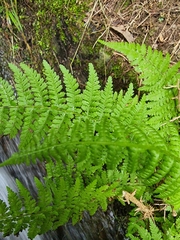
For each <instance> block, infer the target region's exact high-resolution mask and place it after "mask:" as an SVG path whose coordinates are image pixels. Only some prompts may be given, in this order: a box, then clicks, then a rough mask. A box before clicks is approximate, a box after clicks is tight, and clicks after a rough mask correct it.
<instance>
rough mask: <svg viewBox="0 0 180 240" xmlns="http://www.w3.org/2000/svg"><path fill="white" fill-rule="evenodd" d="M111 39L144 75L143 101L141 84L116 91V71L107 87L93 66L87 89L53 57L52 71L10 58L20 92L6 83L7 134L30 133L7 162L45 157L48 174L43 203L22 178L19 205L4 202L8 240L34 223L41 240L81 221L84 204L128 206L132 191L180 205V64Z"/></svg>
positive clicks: (2, 88)
mask: <svg viewBox="0 0 180 240" xmlns="http://www.w3.org/2000/svg"><path fill="white" fill-rule="evenodd" d="M101 43H103V44H105V45H107V46H109V47H111V48H113V49H115V50H117V51H120V52H122V53H123V54H125V55H126V56H127V58H128V59H129V61H130V63H131V64H132V66H134V67H135V70H136V71H137V72H138V73H140V78H142V79H143V80H144V81H143V87H141V90H142V92H143V93H142V97H141V99H140V100H139V99H138V96H136V95H135V94H134V91H133V85H132V84H130V85H129V89H128V91H127V92H126V93H123V91H121V92H119V93H117V92H113V86H112V79H111V78H110V77H109V78H108V81H107V83H106V86H105V88H104V89H103V90H102V89H101V86H100V84H99V81H98V77H97V73H96V71H95V70H94V68H93V65H92V64H89V77H88V81H87V84H86V88H85V90H83V91H81V90H80V89H79V86H78V83H77V81H76V79H74V77H73V76H72V75H71V74H70V73H69V71H68V70H67V69H66V68H65V67H64V66H62V65H61V66H60V69H61V71H62V73H63V85H62V81H60V79H59V77H58V76H57V75H56V73H55V72H54V70H53V69H51V67H50V66H49V64H48V63H47V62H46V61H44V62H43V65H44V72H43V74H42V75H40V74H39V73H37V72H36V71H35V70H33V69H32V68H30V67H28V66H27V65H25V64H23V63H21V64H20V67H17V66H15V65H13V64H10V68H11V69H12V71H13V72H14V82H15V91H14V89H13V88H12V87H11V86H10V85H9V84H8V83H7V82H6V81H5V80H3V79H0V100H1V101H0V111H1V114H0V116H1V126H0V134H1V136H3V135H9V136H10V137H11V138H14V137H16V135H17V134H20V144H19V147H18V152H16V153H15V154H13V155H12V156H11V157H10V158H9V159H8V160H7V161H5V162H3V163H1V164H0V166H1V167H3V166H6V165H9V164H11V165H13V164H21V163H26V164H30V163H36V161H37V159H38V160H39V161H42V162H43V164H44V166H45V168H46V173H47V174H46V176H45V177H44V179H43V180H39V179H37V178H35V183H36V187H37V192H38V197H37V199H34V198H33V197H32V196H31V193H30V192H29V191H28V190H27V189H26V188H25V187H24V186H23V185H22V183H21V182H19V181H18V180H17V187H18V190H19V191H18V192H13V191H12V190H11V189H10V188H8V201H9V205H6V204H5V203H4V202H3V201H0V229H1V231H2V232H3V233H4V236H6V235H9V234H11V233H14V234H18V233H19V232H20V231H21V230H23V229H28V236H29V238H30V239H33V238H34V237H35V236H36V235H37V234H41V233H44V232H46V231H48V230H53V229H57V227H58V226H61V225H63V224H65V223H66V222H68V221H72V223H73V224H75V223H76V222H78V221H79V220H80V219H81V218H82V212H83V211H84V210H87V211H89V213H90V214H91V215H93V214H94V213H95V212H96V210H97V209H98V207H101V208H102V209H103V210H104V211H105V210H106V209H107V205H108V202H109V201H110V200H109V199H115V198H117V199H119V200H120V201H121V202H123V197H122V193H123V192H124V191H126V192H130V193H131V192H133V191H134V190H136V198H140V197H143V198H144V199H145V200H146V201H151V202H153V199H154V198H155V197H156V198H157V197H158V198H160V199H162V200H163V201H164V202H165V203H166V204H170V205H172V206H173V207H174V208H175V210H178V209H179V208H180V202H179V197H180V192H179V191H178V189H179V187H180V170H179V159H180V158H179V157H180V156H179V150H178V146H179V143H180V138H179V123H178V119H179V118H178V117H179V116H178V114H179V107H178V105H179V102H178V100H179V99H178V98H177V99H176V96H179V95H178V94H179V86H178V85H177V83H178V79H179V73H178V67H179V65H180V63H178V64H176V65H174V66H172V67H171V66H170V64H169V63H170V59H169V56H166V57H163V56H162V54H161V53H159V52H157V51H152V49H151V48H148V49H147V48H146V47H145V46H144V45H143V46H140V45H138V44H127V43H105V42H102V41H101ZM64 86H65V87H64ZM64 88H65V90H64ZM165 190H166V191H165ZM147 195H148V197H147ZM130 200H131V199H130Z"/></svg>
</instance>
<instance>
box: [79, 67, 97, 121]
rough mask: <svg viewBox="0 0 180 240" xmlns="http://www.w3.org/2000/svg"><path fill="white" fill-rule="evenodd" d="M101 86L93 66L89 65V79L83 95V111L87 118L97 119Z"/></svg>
mask: <svg viewBox="0 0 180 240" xmlns="http://www.w3.org/2000/svg"><path fill="white" fill-rule="evenodd" d="M99 89H100V84H99V81H98V76H97V73H96V71H95V69H94V67H93V65H92V64H89V77H88V82H87V84H86V88H85V90H84V91H83V94H82V110H83V111H84V114H85V116H88V115H90V116H92V117H94V118H96V117H97V114H98V109H99V106H100V99H101V96H100V93H101V92H100V91H99Z"/></svg>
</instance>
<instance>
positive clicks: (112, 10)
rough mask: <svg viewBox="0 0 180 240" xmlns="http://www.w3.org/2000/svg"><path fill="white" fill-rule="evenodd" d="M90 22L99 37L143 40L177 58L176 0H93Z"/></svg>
mask: <svg viewBox="0 0 180 240" xmlns="http://www.w3.org/2000/svg"><path fill="white" fill-rule="evenodd" d="M90 22H91V23H92V24H93V25H94V28H95V29H96V33H97V32H98V31H99V38H102V37H103V38H105V39H106V40H107V41H127V42H137V43H140V44H142V43H145V44H147V45H150V46H151V47H153V49H157V50H161V51H163V53H170V55H171V59H172V61H173V62H177V61H179V60H180V1H179V0H144V1H142V0H131V1H130V0H129V1H128V0H121V1H120V0H105V1H100V0H96V1H94V2H93V3H92V6H91V10H90V12H89V13H88V14H87V18H86V24H89V23H90ZM102 26H105V27H102Z"/></svg>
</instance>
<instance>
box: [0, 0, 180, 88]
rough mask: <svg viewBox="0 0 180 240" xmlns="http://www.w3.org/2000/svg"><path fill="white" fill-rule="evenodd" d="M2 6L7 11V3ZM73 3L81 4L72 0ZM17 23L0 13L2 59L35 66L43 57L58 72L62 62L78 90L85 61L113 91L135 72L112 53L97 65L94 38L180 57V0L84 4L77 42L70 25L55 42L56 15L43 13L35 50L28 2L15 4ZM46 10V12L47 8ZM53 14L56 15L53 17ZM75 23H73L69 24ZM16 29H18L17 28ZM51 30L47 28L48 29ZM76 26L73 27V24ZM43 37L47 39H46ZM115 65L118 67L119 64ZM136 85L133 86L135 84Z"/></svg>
mask: <svg viewBox="0 0 180 240" xmlns="http://www.w3.org/2000/svg"><path fill="white" fill-rule="evenodd" d="M7 2H8V0H6V1H4V3H6V8H7V9H11V4H10V3H7ZM77 4H81V1H80V0H77ZM17 8H18V14H19V19H20V25H18V26H15V25H14V24H13V23H12V22H8V21H9V19H8V18H7V17H5V14H3V13H1V15H0V25H1V26H0V37H1V38H2V41H4V42H5V45H6V48H8V49H9V50H8V54H7V55H8V56H12V57H11V58H10V59H9V58H8V59H7V62H8V61H13V62H16V63H18V64H19V63H20V62H22V61H25V62H26V63H28V64H30V65H31V66H32V67H34V68H36V69H38V70H40V69H41V64H42V59H47V60H48V61H49V63H50V64H51V66H52V67H53V68H55V70H57V71H59V70H58V69H59V64H60V63H61V64H63V65H65V66H66V67H67V68H68V69H70V70H71V72H72V73H73V74H74V76H75V77H76V78H77V80H78V82H79V83H80V86H81V87H82V88H83V87H84V86H85V82H86V79H87V75H88V71H87V69H88V63H89V62H92V63H93V64H94V66H95V69H96V70H97V72H98V75H99V77H100V79H102V84H103V83H105V82H106V79H107V76H109V75H111V76H112V77H113V82H114V89H115V90H117V91H119V90H120V89H124V90H126V89H127V87H128V85H129V82H131V81H132V82H133V81H136V83H135V84H137V83H138V80H137V76H136V74H135V73H133V71H132V68H131V67H130V66H129V64H128V63H127V61H125V60H122V57H121V60H119V59H120V56H119V55H118V54H117V53H114V54H112V55H111V57H110V61H107V62H104V64H102V63H100V62H99V60H100V56H99V55H100V53H99V52H98V51H99V50H97V49H99V48H100V47H101V46H99V45H100V44H99V45H98V44H97V41H98V39H104V40H106V41H127V42H135V43H140V44H142V43H145V44H146V45H149V46H151V47H153V48H154V49H157V50H161V51H162V52H163V53H164V54H165V53H169V54H170V55H171V61H172V63H175V62H178V61H179V60H180V0H93V1H92V3H91V4H90V5H89V12H87V13H86V17H85V18H84V22H83V23H82V27H81V28H80V29H79V30H77V31H80V37H79V42H76V43H75V44H74V43H73V41H72V37H71V32H70V28H71V27H70V26H67V25H62V29H63V31H64V32H65V35H66V36H67V38H66V41H65V42H63V41H61V33H60V32H59V29H57V28H56V24H57V22H58V21H61V17H62V16H59V15H58V16H51V15H47V19H48V18H50V17H52V19H53V21H49V22H47V23H44V22H43V23H41V22H40V25H39V27H40V30H39V35H41V34H44V33H45V32H46V33H47V36H48V37H49V40H47V39H46V36H45V37H44V39H45V40H47V43H46V44H47V45H49V46H47V48H46V47H45V48H44V49H42V48H41V46H40V45H38V44H39V43H38V41H39V42H41V44H42V43H43V44H44V42H43V41H44V40H42V41H41V39H38V38H37V36H36V34H37V32H36V31H37V30H36V29H35V27H34V26H35V25H34V23H35V22H36V20H37V18H38V17H37V16H38V9H37V5H36V4H34V3H33V1H30V0H25V1H18V2H17ZM47 14H48V10H47ZM57 18H59V19H57ZM75 24H76V22H75ZM21 25H22V30H21V28H20V29H18V27H21ZM50 29H51V30H50ZM77 29H78V27H77ZM48 41H50V42H49V43H48ZM119 63H120V65H121V66H120V67H119ZM137 87H138V84H137Z"/></svg>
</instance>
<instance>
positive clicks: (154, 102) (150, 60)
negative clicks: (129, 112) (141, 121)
mask: <svg viewBox="0 0 180 240" xmlns="http://www.w3.org/2000/svg"><path fill="white" fill-rule="evenodd" d="M99 42H100V43H102V44H104V45H105V46H107V47H110V48H112V49H114V50H115V51H118V52H120V53H122V54H124V55H125V56H126V57H127V58H128V59H129V61H130V63H131V65H132V66H133V67H134V69H135V70H136V72H138V73H140V76H139V78H140V79H143V86H142V87H141V88H140V90H141V91H146V92H147V93H148V94H147V96H146V101H147V110H148V115H149V124H151V125H152V124H154V126H156V127H157V129H158V128H159V126H160V124H164V122H166V121H167V120H170V119H172V118H173V117H175V116H177V110H178V109H177V108H176V106H177V105H178V103H177V101H178V100H173V98H174V97H176V96H177V95H178V86H177V87H175V88H174V89H173V88H171V87H170V86H176V85H177V82H178V79H179V74H178V68H179V67H180V62H179V63H177V64H175V65H174V66H172V67H170V57H169V55H168V54H167V55H166V56H165V57H164V56H163V55H162V53H161V52H159V51H157V50H152V49H151V47H148V48H146V46H145V45H139V44H135V43H131V44H129V43H126V42H118V43H117V42H104V41H101V40H100V41H99ZM168 87H170V88H168ZM162 89H166V91H162Z"/></svg>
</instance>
